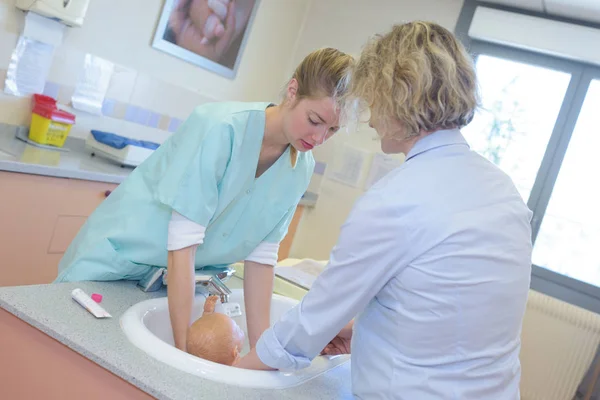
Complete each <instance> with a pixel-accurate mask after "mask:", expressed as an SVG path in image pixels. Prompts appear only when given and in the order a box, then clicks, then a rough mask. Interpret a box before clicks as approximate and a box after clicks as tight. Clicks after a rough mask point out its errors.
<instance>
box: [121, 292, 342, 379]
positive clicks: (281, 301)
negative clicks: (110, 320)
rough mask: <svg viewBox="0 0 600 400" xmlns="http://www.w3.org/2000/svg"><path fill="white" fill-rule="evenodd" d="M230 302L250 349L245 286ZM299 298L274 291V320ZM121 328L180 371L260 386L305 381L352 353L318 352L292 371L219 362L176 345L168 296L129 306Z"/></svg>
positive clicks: (198, 301)
mask: <svg viewBox="0 0 600 400" xmlns="http://www.w3.org/2000/svg"><path fill="white" fill-rule="evenodd" d="M229 299H230V300H229V301H230V302H235V303H239V304H240V306H241V308H242V310H243V312H244V314H242V316H241V317H236V318H234V320H235V321H236V322H237V323H238V325H239V326H240V327H241V328H242V330H243V331H244V333H246V343H245V345H244V349H243V350H242V354H246V353H247V352H248V351H249V346H248V339H247V338H248V334H247V332H248V331H247V327H246V317H245V308H244V295H243V290H242V289H232V293H231V295H230V297H229ZM204 300H205V297H204V296H202V295H197V296H196V298H195V301H194V308H193V320H196V318H198V317H199V316H200V315H202V310H203V308H204ZM297 303H298V302H297V301H296V300H292V299H290V298H287V297H284V296H279V295H273V298H272V304H271V322H272V323H273V322H274V321H276V320H277V319H279V317H280V316H281V315H282V314H284V313H285V312H286V311H288V310H289V309H290V308H292V307H293V306H294V305H296V304H297ZM120 322H121V329H122V330H123V332H124V333H125V335H126V336H127V338H128V339H129V341H130V342H131V343H133V344H134V345H135V346H136V347H138V348H139V349H141V350H142V351H144V352H145V353H147V354H148V355H150V356H151V357H154V358H155V359H157V360H159V361H161V362H163V363H165V364H168V365H170V366H171V367H174V368H177V369H179V370H181V371H184V372H187V373H190V374H193V375H196V376H198V377H202V378H205V379H210V380H213V381H217V382H221V383H226V384H229V385H235V386H241V387H249V388H257V389H258V388H260V389H285V388H289V387H293V386H297V385H300V384H302V383H305V382H307V381H309V380H311V379H313V378H315V377H317V376H319V375H321V374H323V373H325V372H327V371H329V370H331V369H332V368H335V367H337V366H339V365H341V364H343V363H345V362H347V361H348V360H349V359H350V357H349V356H348V355H341V356H318V357H316V358H315V359H314V360H313V362H312V364H311V365H310V367H308V368H305V369H302V370H299V371H293V372H283V371H251V370H244V369H240V368H235V367H230V366H226V365H222V364H217V363H214V362H211V361H208V360H204V359H202V358H198V357H195V356H193V355H191V354H188V353H186V352H184V351H181V350H179V349H176V348H175V347H174V346H173V334H172V331H171V323H170V320H169V309H168V304H167V298H166V297H163V298H158V299H151V300H146V301H142V302H140V303H138V304H135V305H133V306H132V307H131V308H129V309H128V310H127V311H126V312H125V313H124V314H123V316H122V317H121V320H120Z"/></svg>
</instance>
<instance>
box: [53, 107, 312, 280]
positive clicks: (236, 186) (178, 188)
mask: <svg viewBox="0 0 600 400" xmlns="http://www.w3.org/2000/svg"><path fill="white" fill-rule="evenodd" d="M268 106H269V103H235V102H225V103H211V104H205V105H202V106H200V107H198V108H196V110H194V112H193V113H192V115H191V116H190V117H189V118H188V119H187V120H186V121H185V122H184V123H183V124H182V125H181V127H180V128H179V130H178V131H177V132H176V133H175V134H174V135H173V136H171V137H170V138H169V139H168V140H167V141H165V143H164V144H163V145H162V146H160V147H159V148H158V149H157V150H156V151H155V152H154V154H153V155H152V156H150V157H149V158H148V159H147V160H146V161H145V162H144V163H142V165H140V166H139V167H137V168H136V169H135V170H134V171H133V172H132V173H131V174H130V175H129V176H128V177H127V179H125V181H124V182H123V183H121V185H119V186H118V187H117V189H116V190H115V191H114V192H113V193H112V194H111V195H110V196H109V197H108V198H107V199H106V200H105V201H104V202H103V203H102V204H101V205H100V206H99V207H98V208H97V209H96V210H95V211H94V213H93V214H92V215H91V216H90V217H89V218H88V220H87V222H86V223H85V225H84V226H83V227H82V229H81V230H80V231H79V233H78V234H77V236H76V237H75V239H74V240H73V242H72V243H71V245H70V246H69V248H68V249H67V251H66V253H65V255H64V256H63V258H62V260H61V261H60V264H59V276H58V278H57V280H56V281H57V282H66V281H82V280H100V281H109V280H121V279H132V280H133V279H141V278H142V277H143V276H144V275H145V274H146V273H148V272H149V271H150V268H153V267H166V266H167V255H168V251H167V236H168V224H169V221H170V219H171V214H172V211H173V210H175V211H177V212H178V213H179V214H181V215H183V216H185V217H186V218H188V219H190V220H192V221H194V222H196V223H198V224H200V225H203V226H205V227H206V233H205V238H204V243H203V244H202V245H200V246H198V250H197V252H196V261H195V266H196V269H200V268H206V267H214V268H222V267H225V266H227V265H230V264H232V263H234V262H238V261H242V260H244V259H245V258H246V257H247V256H248V255H250V253H252V251H253V250H254V249H255V248H256V247H257V246H258V245H259V244H260V243H261V242H268V243H279V242H280V241H281V240H282V239H283V238H284V236H285V235H286V233H287V229H288V226H289V224H290V221H291V219H292V217H293V215H294V212H295V209H296V206H297V204H298V202H299V201H300V199H301V197H302V195H303V194H304V192H305V190H306V188H307V187H308V184H309V181H310V178H311V176H312V173H313V169H314V159H313V157H312V154H311V153H310V152H306V153H298V155H297V158H296V161H295V163H294V162H293V157H292V154H291V148H290V147H288V149H287V150H286V151H285V153H284V154H283V155H282V156H281V157H280V158H279V159H278V160H277V161H276V162H275V163H274V164H273V165H272V166H271V167H270V168H269V169H268V170H267V171H266V172H264V173H263V174H262V175H261V176H260V177H259V178H255V174H256V167H257V164H258V158H259V154H260V150H261V145H262V139H263V136H264V130H265V110H266V108H267V107H268Z"/></svg>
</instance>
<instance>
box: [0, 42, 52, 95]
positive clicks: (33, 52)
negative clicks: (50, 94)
mask: <svg viewBox="0 0 600 400" xmlns="http://www.w3.org/2000/svg"><path fill="white" fill-rule="evenodd" d="M53 56H54V46H52V45H51V44H48V43H43V42H38V41H37V40H34V39H30V38H26V37H24V36H20V37H19V41H18V42H17V46H16V47H15V49H14V50H13V53H12V55H11V57H10V63H9V65H8V71H7V73H6V81H5V82H4V91H5V92H6V93H9V94H12V95H15V96H27V95H30V94H33V93H42V92H43V91H44V86H45V85H46V78H47V77H48V72H49V71H50V66H51V65H52V57H53Z"/></svg>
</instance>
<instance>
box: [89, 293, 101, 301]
mask: <svg viewBox="0 0 600 400" xmlns="http://www.w3.org/2000/svg"><path fill="white" fill-rule="evenodd" d="M90 297H91V298H92V300H94V301H95V302H96V303H100V302H101V301H102V295H101V294H98V293H92V295H91V296H90Z"/></svg>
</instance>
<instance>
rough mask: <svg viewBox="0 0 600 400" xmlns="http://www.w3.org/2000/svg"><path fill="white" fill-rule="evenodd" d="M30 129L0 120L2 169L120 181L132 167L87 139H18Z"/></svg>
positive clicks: (309, 201)
mask: <svg viewBox="0 0 600 400" xmlns="http://www.w3.org/2000/svg"><path fill="white" fill-rule="evenodd" d="M27 129H28V128H27V127H19V126H14V125H7V124H1V123H0V171H9V172H19V173H24V174H34V175H44V176H52V177H56V178H71V179H81V180H86V181H97V182H107V183H117V184H119V183H121V182H123V180H124V179H125V178H126V177H127V176H128V175H129V173H130V172H131V171H133V168H131V167H121V166H120V165H119V164H117V163H115V162H114V161H111V160H108V159H106V158H102V157H100V156H95V157H94V156H92V152H91V151H90V150H89V149H86V147H85V140H83V139H80V138H71V137H68V138H67V141H66V142H65V146H64V149H66V150H68V151H59V150H49V149H44V148H40V147H37V146H33V145H31V144H27V143H25V142H24V141H22V140H19V139H17V134H18V133H21V134H22V136H23V135H24V136H26V135H27ZM317 198H318V195H317V194H316V193H311V192H306V193H305V195H304V196H303V197H302V199H301V200H300V205H303V206H308V207H311V206H314V205H315V204H316V202H317Z"/></svg>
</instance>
